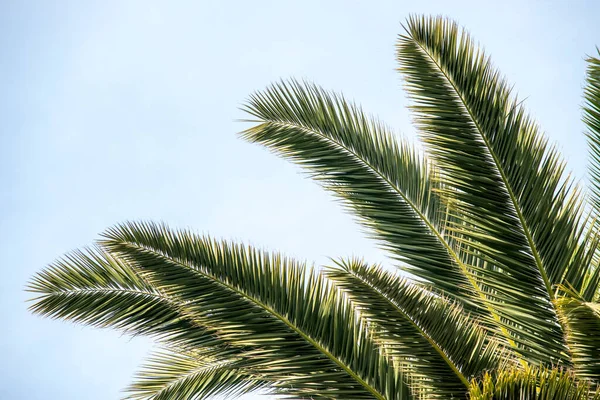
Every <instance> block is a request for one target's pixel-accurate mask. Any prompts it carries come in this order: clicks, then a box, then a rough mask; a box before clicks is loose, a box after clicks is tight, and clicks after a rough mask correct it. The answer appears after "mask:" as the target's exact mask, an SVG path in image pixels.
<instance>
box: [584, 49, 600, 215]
mask: <svg viewBox="0 0 600 400" xmlns="http://www.w3.org/2000/svg"><path fill="white" fill-rule="evenodd" d="M598 54H599V55H600V50H598ZM587 63H588V66H587V79H586V86H585V90H584V100H585V105H584V108H583V121H584V123H585V124H586V126H587V139H588V146H589V151H590V165H589V174H590V177H589V178H590V186H591V200H592V203H593V205H594V208H595V210H596V213H599V214H600V59H598V57H588V59H587Z"/></svg>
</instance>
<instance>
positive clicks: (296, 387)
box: [102, 223, 410, 399]
mask: <svg viewBox="0 0 600 400" xmlns="http://www.w3.org/2000/svg"><path fill="white" fill-rule="evenodd" d="M105 236H106V239H105V240H103V241H102V245H103V246H105V247H106V248H108V249H109V250H110V251H111V252H115V253H117V254H119V256H120V257H123V258H125V259H126V260H127V261H128V262H130V263H132V264H135V266H136V268H137V269H139V270H140V271H141V273H142V274H143V276H144V277H145V278H146V279H148V280H149V281H151V282H152V284H153V285H154V286H155V287H157V288H159V289H160V290H161V291H164V292H165V293H167V294H168V295H170V296H173V297H176V298H178V299H179V300H180V301H182V302H184V303H186V304H187V306H188V307H189V308H190V309H191V311H192V312H193V313H194V315H198V316H200V318H202V319H207V320H209V321H210V327H211V329H212V330H214V331H216V332H217V334H218V337H219V338H220V339H221V340H223V341H224V342H227V343H231V344H233V345H235V346H250V347H252V348H253V350H252V351H250V352H248V356H249V357H252V359H254V360H255V361H256V362H257V363H258V364H260V365H262V366H263V367H262V368H261V369H260V373H261V378H262V379H264V380H271V381H273V382H276V383H277V385H278V386H281V387H282V388H283V390H284V391H285V393H287V394H292V395H297V396H299V397H312V398H328V399H338V398H345V399H347V398H353V399H362V398H365V399H367V398H368V399H372V398H376V399H407V398H410V394H409V389H408V385H406V383H405V382H404V381H403V380H402V376H401V374H400V372H399V371H398V370H397V369H396V368H395V367H394V365H393V364H392V363H391V362H390V361H389V360H388V359H387V358H386V357H385V356H384V355H383V352H382V351H381V349H380V348H379V347H378V346H377V345H376V343H375V342H374V341H373V340H372V338H371V335H370V334H369V332H368V330H367V327H366V326H365V324H364V323H363V322H362V321H361V320H360V319H357V317H356V315H355V312H354V310H353V309H352V308H351V307H350V304H349V303H348V302H346V301H344V300H343V299H342V298H340V297H339V296H337V295H336V293H335V291H332V290H330V288H329V285H328V284H327V283H326V282H325V281H324V280H323V279H322V278H321V277H320V276H319V275H318V274H315V273H314V272H311V271H310V270H308V269H307V268H306V267H305V266H304V265H302V264H301V263H298V262H295V261H293V260H289V259H285V258H283V257H282V256H280V255H277V254H274V255H271V254H268V253H264V252H259V251H256V250H254V249H252V248H247V247H244V246H239V245H232V244H228V243H225V242H217V241H215V240H212V239H209V238H202V237H198V236H195V235H193V234H191V233H189V232H185V231H179V232H176V231H171V230H169V229H167V228H166V227H164V226H159V225H155V224H151V223H147V224H138V223H129V224H127V225H121V226H118V227H116V228H114V229H111V230H109V231H108V232H107V233H106V234H105Z"/></svg>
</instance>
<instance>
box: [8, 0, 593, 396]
mask: <svg viewBox="0 0 600 400" xmlns="http://www.w3.org/2000/svg"><path fill="white" fill-rule="evenodd" d="M486 3H488V2H486V1H481V0H479V1H471V2H466V1H444V0H437V1H435V0H432V1H425V0H414V1H403V0H395V1H308V0H303V1H295V2H288V1H272V2H267V1H237V2H234V1H212V2H209V1H171V2H169V1H163V2H159V1H151V0H143V1H142V0H140V1H125V0H119V1H108V0H104V1H97V2H96V1H81V0H75V1H71V2H67V1H37V2H34V1H24V0H15V1H7V0H4V1H0V89H1V90H2V96H1V98H0V179H1V183H2V188H3V189H2V190H1V191H0V251H1V254H2V261H1V264H0V269H1V271H2V279H0V317H1V321H2V326H1V327H0V399H7V400H8V399H11V400H20V399H23V400H42V399H44V400H48V399H61V400H81V399H84V400H97V399H98V400H99V399H103V400H104V399H109V400H110V399H118V398H119V396H120V389H121V388H123V387H124V386H125V385H126V384H127V383H128V382H129V381H130V379H131V377H132V374H133V373H134V371H135V369H136V366H137V365H139V363H140V362H141V361H142V359H143V357H144V355H145V354H146V353H147V351H148V349H149V348H150V343H149V342H148V341H146V340H144V339H140V338H134V339H132V338H130V337H124V336H122V335H120V334H119V333H118V332H114V331H108V330H97V329H91V328H85V327H81V326H77V325H73V324H71V323H66V322H61V321H52V320H48V319H43V318H40V317H35V316H32V315H30V314H29V313H28V312H27V310H26V303H25V301H26V299H27V298H28V296H29V295H28V294H27V293H25V292H24V291H23V288H24V286H25V283H26V281H27V279H28V278H29V277H30V276H31V275H32V274H33V273H34V272H35V271H37V270H39V269H40V268H42V267H43V266H45V265H46V264H47V263H48V262H51V261H52V260H54V259H55V258H57V257H59V256H60V255H62V254H63V253H65V252H66V251H69V250H71V249H74V248H77V247H81V246H84V245H87V244H90V243H91V242H92V241H93V240H94V239H96V238H97V234H98V233H99V232H101V231H102V230H104V229H105V228H107V227H109V226H111V225H113V224H115V223H117V222H120V221H124V220H127V219H153V220H162V221H165V222H168V223H169V224H171V225H172V226H177V227H190V228H193V229H196V230H198V231H200V232H207V233H211V234H213V235H215V236H217V237H225V238H231V239H240V240H245V241H249V242H250V243H252V244H255V245H258V246H261V247H264V248H269V249H279V250H282V251H284V252H287V253H289V254H291V255H295V256H297V257H298V258H304V259H308V260H311V261H316V262H317V263H319V262H326V260H327V256H334V257H337V256H347V255H363V256H365V257H366V258H367V259H368V260H370V261H375V262H377V261H385V259H384V257H383V255H382V254H381V253H380V252H379V251H378V250H377V249H376V248H375V246H374V244H373V243H372V242H370V241H368V240H366V239H364V238H363V236H362V233H361V230H360V228H359V227H358V225H356V224H355V223H354V222H353V220H352V219H351V217H349V216H348V215H346V214H344V213H343V212H342V210H341V208H340V207H339V205H338V204H337V203H336V202H335V201H334V200H333V199H332V198H331V197H330V196H329V195H328V194H326V193H324V192H323V191H322V190H321V189H320V188H318V187H317V186H316V185H315V184H314V183H312V182H310V181H308V180H307V179H305V177H304V176H302V174H300V173H299V170H298V169H297V168H295V167H293V166H291V165H289V164H287V163H285V162H283V161H281V160H279V159H277V158H276V157H275V156H273V155H271V154H269V153H268V152H267V151H265V150H264V149H262V148H259V147H256V146H254V145H250V144H247V143H244V142H242V141H241V140H240V139H238V138H237V137H236V132H238V131H240V130H241V129H242V128H243V126H244V125H243V124H241V123H239V122H236V121H235V120H236V119H239V118H243V117H244V115H243V114H242V113H241V112H240V111H239V110H238V106H239V105H240V104H241V103H242V102H243V101H244V100H245V99H246V97H247V96H248V94H250V93H251V92H252V91H253V90H257V89H261V88H264V87H265V86H266V85H267V84H268V83H269V82H272V81H274V80H277V79H280V78H285V77H298V78H306V79H308V80H311V81H314V82H316V83H318V84H320V85H322V86H323V87H325V88H328V89H334V90H340V91H343V92H344V94H345V95H346V96H347V97H349V98H351V99H355V100H356V101H357V102H360V103H362V105H363V106H364V108H365V109H366V110H367V111H368V112H371V113H374V114H376V115H378V116H379V117H381V119H383V120H384V121H386V122H387V123H388V124H390V125H393V126H395V127H397V129H398V132H400V133H401V134H403V135H406V136H409V137H413V136H414V130H413V128H412V127H411V125H410V115H409V113H408V111H407V110H406V108H405V107H406V96H405V94H404V93H403V92H402V89H401V82H400V79H399V76H398V74H397V73H396V72H395V71H394V68H395V61H394V42H395V40H396V36H397V34H399V33H400V31H401V27H400V23H401V22H402V21H403V20H404V19H405V18H406V17H407V16H408V15H409V14H410V13H427V14H443V15H447V16H450V17H452V18H455V19H457V20H458V21H459V22H460V23H461V24H464V25H466V26H467V27H468V28H469V29H470V31H471V32H472V34H473V35H475V37H476V38H477V39H478V40H479V41H480V42H481V43H482V44H484V45H485V47H486V49H487V50H488V51H489V52H490V53H491V54H492V56H493V58H494V60H495V63H496V65H497V66H498V67H499V68H500V69H501V70H502V71H503V72H504V73H505V74H506V75H507V77H508V78H509V80H510V81H512V82H513V83H514V84H515V90H516V91H517V92H518V93H519V94H520V95H521V96H523V97H527V98H528V100H527V103H526V104H527V105H528V107H529V109H530V110H531V111H532V114H534V115H535V116H536V117H537V119H538V120H539V121H540V123H541V124H542V126H543V127H544V129H545V130H546V132H547V134H548V135H549V136H550V138H551V139H552V141H554V142H556V143H557V144H558V146H559V147H560V148H561V149H562V150H563V153H564V155H565V157H566V158H567V160H568V161H569V163H570V166H571V169H572V170H573V171H574V173H575V175H577V176H578V177H580V178H582V179H583V178H584V177H585V155H586V148H585V140H584V136H583V134H582V129H583V126H582V124H581V122H580V114H581V112H580V109H579V106H580V104H581V88H582V83H583V77H584V67H585V65H584V62H583V59H584V56H585V54H591V53H593V52H594V51H595V50H594V49H595V47H594V46H595V45H596V44H600V25H598V15H600V2H598V1H595V0H589V1H584V0H579V1H577V0H575V1H560V2H559V1H554V2H552V1H539V2H535V1H496V2H493V4H494V5H493V6H490V5H486ZM489 3H492V2H489ZM248 398H249V399H250V398H255V399H257V398H258V397H256V396H255V397H252V396H251V397H248Z"/></svg>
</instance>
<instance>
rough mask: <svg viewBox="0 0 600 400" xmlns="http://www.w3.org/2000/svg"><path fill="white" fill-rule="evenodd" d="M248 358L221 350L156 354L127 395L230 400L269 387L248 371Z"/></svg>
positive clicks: (147, 399) (153, 399)
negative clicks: (218, 397) (213, 397)
mask: <svg viewBox="0 0 600 400" xmlns="http://www.w3.org/2000/svg"><path fill="white" fill-rule="evenodd" d="M248 364H250V362H249V360H248V359H247V358H243V357H239V355H238V354H237V352H236V353H233V354H231V352H229V353H228V352H227V351H223V349H211V348H196V349H194V350H183V349H180V348H168V349H163V350H160V351H157V352H155V353H154V354H153V355H152V356H151V357H149V359H148V360H147V361H146V363H145V365H144V366H143V368H142V370H141V371H140V372H139V373H138V374H137V375H136V377H135V380H134V382H133V383H132V384H131V386H130V387H129V388H127V392H128V393H129V396H128V397H127V398H128V399H132V400H199V399H205V398H209V397H211V396H215V395H219V396H222V397H224V398H233V397H236V396H240V395H242V394H246V393H251V392H255V391H257V390H260V389H265V388H267V387H268V385H267V383H266V382H264V381H260V380H259V379H257V378H256V376H254V375H253V374H252V371H251V369H249V365H248Z"/></svg>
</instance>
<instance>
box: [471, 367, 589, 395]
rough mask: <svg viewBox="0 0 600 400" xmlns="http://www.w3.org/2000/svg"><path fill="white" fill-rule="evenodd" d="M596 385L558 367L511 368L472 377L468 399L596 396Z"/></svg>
mask: <svg viewBox="0 0 600 400" xmlns="http://www.w3.org/2000/svg"><path fill="white" fill-rule="evenodd" d="M595 390H596V388H595V387H594V388H591V387H590V386H589V385H588V384H587V383H585V382H578V381H577V379H576V378H575V376H574V375H573V374H571V373H569V372H567V371H565V370H561V369H552V370H551V369H545V368H542V369H537V368H526V369H525V370H520V369H512V370H505V371H500V372H498V373H493V374H486V375H485V377H484V378H483V380H482V381H474V382H473V384H472V386H471V390H470V392H469V394H470V396H471V397H470V399H471V400H559V399H560V400H598V399H600V395H598V394H595Z"/></svg>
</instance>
